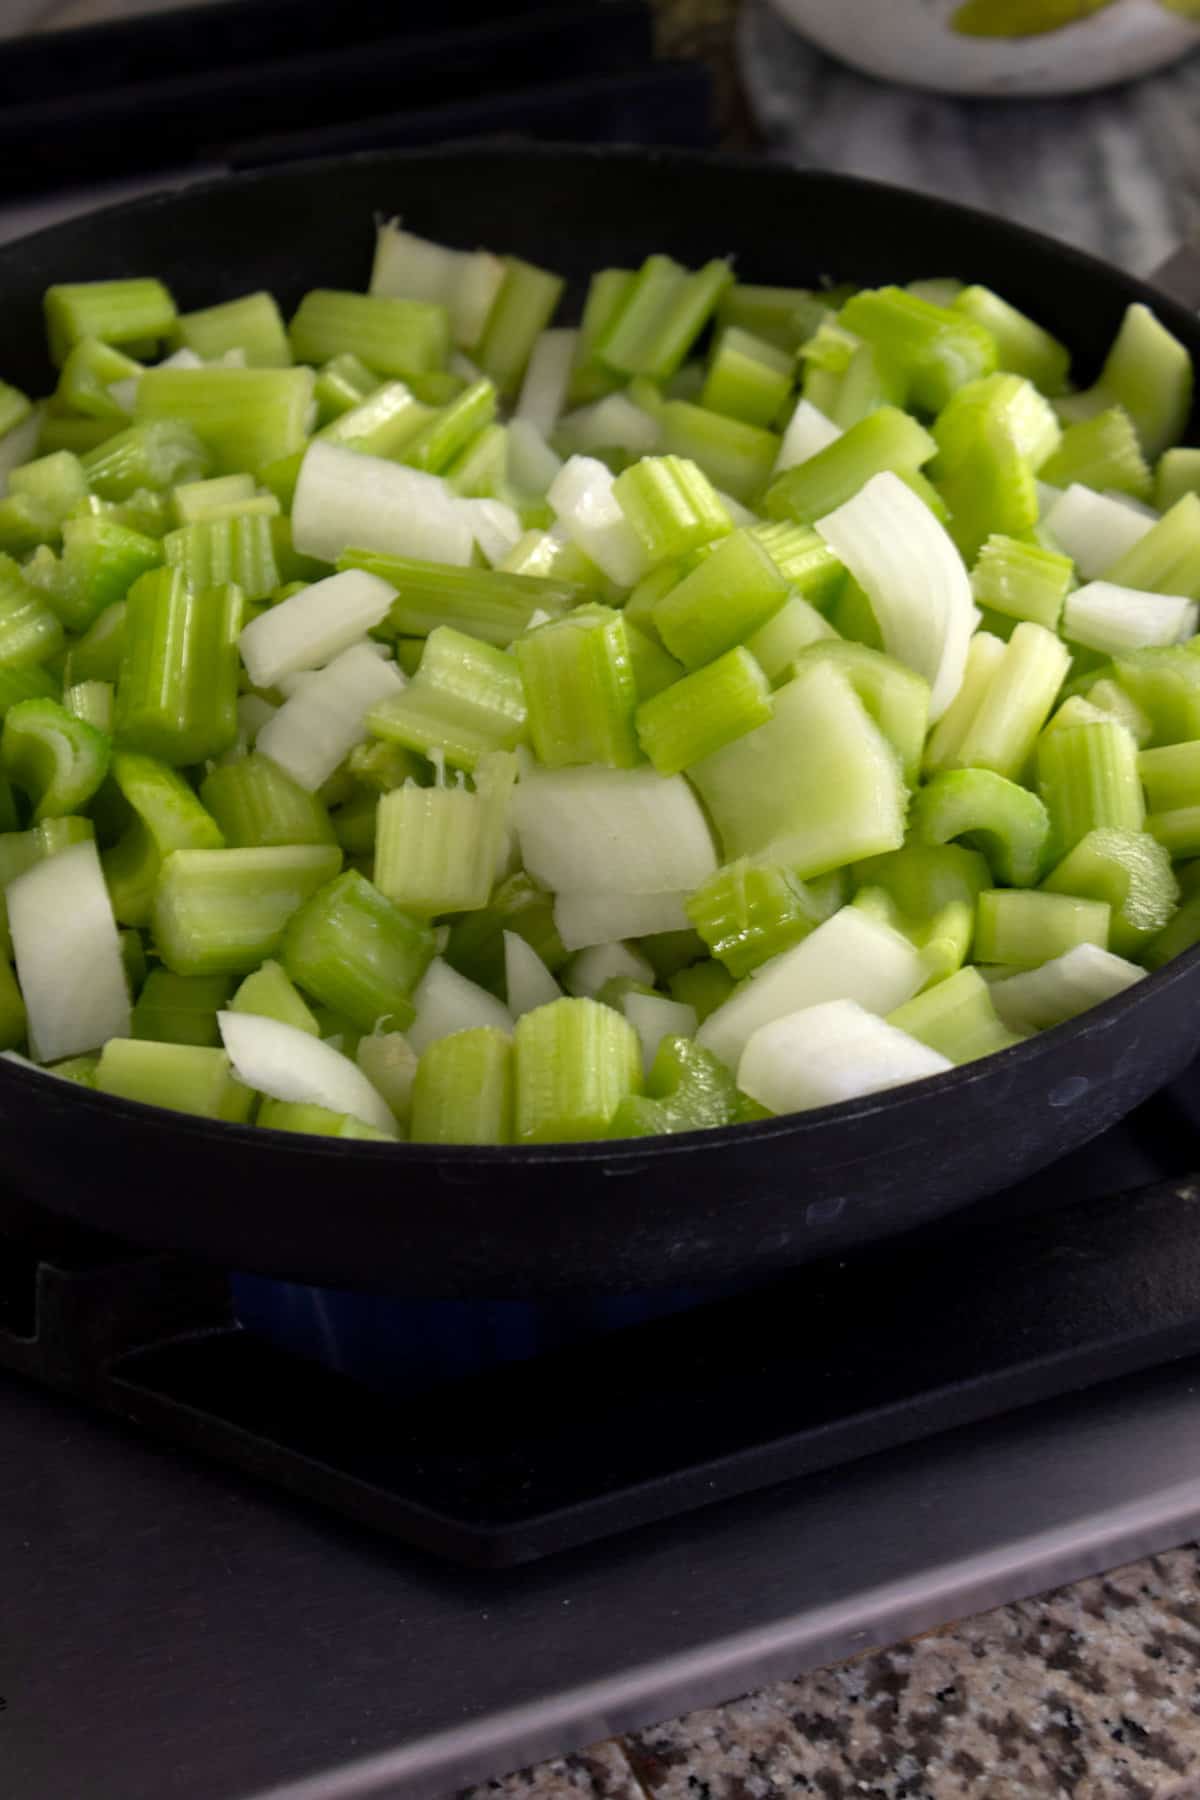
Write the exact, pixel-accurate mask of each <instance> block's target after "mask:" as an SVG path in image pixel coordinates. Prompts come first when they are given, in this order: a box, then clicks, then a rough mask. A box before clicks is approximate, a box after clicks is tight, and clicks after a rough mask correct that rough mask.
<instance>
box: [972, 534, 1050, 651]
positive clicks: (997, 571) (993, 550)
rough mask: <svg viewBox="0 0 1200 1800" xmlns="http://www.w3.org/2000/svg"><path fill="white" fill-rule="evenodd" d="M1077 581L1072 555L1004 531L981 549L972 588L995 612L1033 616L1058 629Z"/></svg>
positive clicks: (1013, 616)
mask: <svg viewBox="0 0 1200 1800" xmlns="http://www.w3.org/2000/svg"><path fill="white" fill-rule="evenodd" d="M1073 579H1074V570H1073V565H1072V562H1071V559H1070V557H1069V556H1060V555H1058V553H1057V552H1056V551H1053V550H1045V549H1043V548H1042V546H1041V545H1040V544H1035V543H1030V542H1029V541H1027V540H1022V539H1019V538H1013V537H1007V536H1005V535H1004V534H1003V533H1000V532H998V533H995V534H994V535H993V536H991V537H989V538H988V539H987V541H986V543H985V544H984V545H983V548H982V549H981V550H980V552H979V555H978V557H977V559H976V562H975V567H974V568H973V569H972V571H971V590H972V592H973V593H974V595H975V599H976V601H977V602H978V604H979V605H980V606H984V607H987V608H988V609H989V611H991V612H993V613H1001V614H1003V615H1004V617H1005V618H1008V619H1029V620H1032V622H1033V623H1034V624H1035V625H1044V626H1045V628H1046V630H1047V631H1057V629H1058V622H1059V619H1060V618H1061V617H1062V609H1063V601H1064V600H1065V599H1066V597H1067V594H1068V592H1069V591H1070V588H1071V586H1072V582H1073Z"/></svg>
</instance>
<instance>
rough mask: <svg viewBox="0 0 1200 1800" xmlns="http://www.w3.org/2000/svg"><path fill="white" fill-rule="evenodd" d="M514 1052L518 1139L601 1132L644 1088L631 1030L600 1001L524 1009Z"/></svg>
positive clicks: (571, 1138) (574, 1137) (549, 1140)
mask: <svg viewBox="0 0 1200 1800" xmlns="http://www.w3.org/2000/svg"><path fill="white" fill-rule="evenodd" d="M513 1050H514V1054H515V1065H516V1109H515V1120H514V1133H513V1135H514V1138H515V1141H516V1142H517V1143H521V1144H554V1143H572V1142H578V1141H579V1140H581V1139H586V1138H598V1137H603V1136H604V1135H605V1133H606V1130H607V1128H608V1125H609V1122H610V1121H611V1119H612V1116H613V1114H614V1113H615V1112H616V1110H617V1107H618V1106H619V1105H620V1103H621V1101H622V1100H624V1099H625V1098H626V1097H627V1096H628V1095H630V1094H636V1093H638V1092H640V1090H641V1087H642V1052H641V1045H640V1043H639V1040H638V1035H637V1033H636V1031H634V1029H633V1027H632V1025H630V1023H629V1021H628V1020H627V1019H625V1018H623V1017H622V1016H621V1014H620V1013H618V1012H614V1011H613V1009H612V1007H610V1006H604V1005H602V1004H601V1003H600V1002H599V1001H597V1000H588V999H564V1000H555V1001H552V1002H551V1003H550V1005H548V1006H538V1007H535V1008H534V1010H533V1011H532V1012H527V1013H524V1014H523V1015H522V1017H521V1018H519V1019H518V1020H517V1024H516V1029H515V1031H514V1033H513ZM418 1073H419V1070H418Z"/></svg>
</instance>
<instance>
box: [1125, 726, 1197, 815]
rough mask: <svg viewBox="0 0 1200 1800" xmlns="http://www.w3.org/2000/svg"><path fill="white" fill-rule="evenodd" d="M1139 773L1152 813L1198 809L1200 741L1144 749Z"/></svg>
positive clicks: (1139, 762) (1140, 759)
mask: <svg viewBox="0 0 1200 1800" xmlns="http://www.w3.org/2000/svg"><path fill="white" fill-rule="evenodd" d="M1138 774H1139V775H1140V776H1141V780H1142V785H1143V787H1144V788H1145V790H1146V800H1147V803H1148V804H1149V807H1150V810H1151V811H1152V812H1170V811H1172V810H1173V809H1175V808H1177V807H1181V806H1200V741H1193V742H1191V743H1185V744H1171V745H1167V746H1164V747H1163V748H1162V749H1159V750H1143V751H1142V753H1141V755H1140V756H1139V757H1138Z"/></svg>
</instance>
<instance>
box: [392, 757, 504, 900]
mask: <svg viewBox="0 0 1200 1800" xmlns="http://www.w3.org/2000/svg"><path fill="white" fill-rule="evenodd" d="M514 774H515V764H514V760H513V758H511V757H508V756H504V755H503V754H495V753H493V754H491V755H488V756H485V757H484V758H483V759H482V760H481V762H480V764H479V767H478V770H477V772H476V784H475V791H474V792H473V793H469V792H468V791H467V789H466V788H464V787H457V786H456V787H432V788H421V787H417V786H416V785H415V784H414V783H412V782H406V783H405V784H404V786H403V787H397V788H393V789H392V790H391V792H390V793H387V794H384V795H382V796H381V798H380V799H379V801H378V803H377V814H376V819H377V823H376V836H375V846H374V852H375V862H374V873H375V882H376V885H377V886H378V888H379V889H380V891H381V892H382V893H384V894H386V895H387V896H388V898H389V899H390V900H394V901H395V902H396V903H397V905H399V906H402V907H405V908H407V909H408V910H409V911H410V912H413V913H416V914H418V915H420V916H421V917H423V918H431V917H433V916H434V915H435V914H438V913H466V912H476V911H478V910H479V909H480V908H482V907H484V906H486V905H487V903H488V897H489V895H490V894H491V891H492V885H493V882H494V881H495V876H496V867H497V863H498V860H499V855H500V851H501V847H502V845H503V843H504V840H505V834H506V831H507V828H508V817H509V810H510V805H511V791H512V780H513V776H514Z"/></svg>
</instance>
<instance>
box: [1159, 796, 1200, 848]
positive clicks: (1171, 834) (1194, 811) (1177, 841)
mask: <svg viewBox="0 0 1200 1800" xmlns="http://www.w3.org/2000/svg"><path fill="white" fill-rule="evenodd" d="M1146 830H1147V831H1148V832H1149V833H1150V835H1151V837H1153V838H1154V839H1155V841H1156V842H1157V843H1159V844H1161V845H1162V846H1163V848H1164V849H1165V850H1167V851H1168V852H1169V853H1170V855H1171V856H1172V857H1176V858H1181V857H1185V856H1200V806H1177V807H1174V808H1172V809H1171V810H1170V811H1169V812H1151V813H1149V814H1148V815H1147V817H1146Z"/></svg>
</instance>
